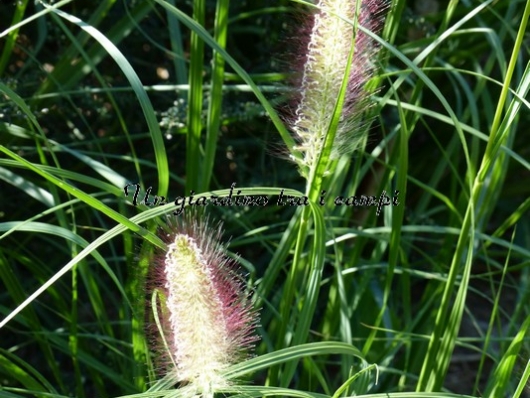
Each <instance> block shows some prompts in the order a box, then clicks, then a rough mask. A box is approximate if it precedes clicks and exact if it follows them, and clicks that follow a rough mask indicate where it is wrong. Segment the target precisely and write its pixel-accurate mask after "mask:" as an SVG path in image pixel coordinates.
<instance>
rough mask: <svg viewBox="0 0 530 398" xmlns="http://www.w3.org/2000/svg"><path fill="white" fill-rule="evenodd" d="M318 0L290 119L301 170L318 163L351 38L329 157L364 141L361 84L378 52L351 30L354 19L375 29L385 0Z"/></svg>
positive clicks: (365, 95) (371, 42) (364, 95)
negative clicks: (346, 77) (351, 55)
mask: <svg viewBox="0 0 530 398" xmlns="http://www.w3.org/2000/svg"><path fill="white" fill-rule="evenodd" d="M359 1H361V0H320V1H319V2H318V7H319V11H318V12H317V13H316V14H315V15H314V16H313V26H312V30H311V33H310V37H309V44H308V46H307V52H306V55H305V62H304V67H303V76H302V79H301V87H300V97H299V101H298V104H297V107H296V111H295V117H294V120H293V122H292V123H291V129H292V130H293V131H294V133H295V136H296V138H297V141H298V146H297V147H295V151H298V152H300V153H301V155H302V156H301V159H299V160H297V162H298V165H299V167H300V170H301V172H302V174H303V175H307V174H308V170H309V169H311V168H312V167H315V166H316V162H317V160H318V156H319V154H320V153H321V151H322V148H323V145H324V140H325V137H326V134H327V132H328V129H329V126H330V122H331V117H332V115H333V113H334V108H335V104H336V101H337V98H338V97H339V93H340V89H341V86H342V81H343V78H344V74H345V72H346V70H347V69H346V68H347V64H348V59H349V54H350V50H351V47H352V41H354V42H353V44H354V53H353V61H352V64H351V65H350V70H349V76H348V85H347V92H346V96H345V100H344V106H343V109H342V114H341V119H340V122H339V126H338V129H337V134H336V137H335V140H334V143H333V148H332V154H331V155H332V158H333V157H337V156H338V155H340V154H342V153H344V152H351V151H354V150H355V149H357V147H358V145H359V144H360V142H361V141H362V138H363V134H362V132H361V131H360V130H361V128H360V127H361V126H362V117H363V113H364V111H365V110H366V108H367V107H368V105H369V96H370V93H369V92H368V91H367V90H366V88H365V86H366V83H367V81H368V80H369V79H370V78H371V77H372V75H373V73H374V70H375V64H374V59H375V56H376V53H377V46H376V43H375V41H374V40H372V39H371V38H370V37H369V36H367V35H366V34H364V33H363V32H361V31H360V30H359V29H355V30H354V26H355V24H354V23H352V22H353V21H357V24H358V25H361V26H363V27H364V28H366V29H368V30H371V31H373V32H375V33H377V32H378V31H379V30H380V29H381V27H382V25H383V20H382V13H383V12H384V11H385V10H386V8H387V5H386V2H385V1H384V0H362V1H361V3H360V4H358V3H359Z"/></svg>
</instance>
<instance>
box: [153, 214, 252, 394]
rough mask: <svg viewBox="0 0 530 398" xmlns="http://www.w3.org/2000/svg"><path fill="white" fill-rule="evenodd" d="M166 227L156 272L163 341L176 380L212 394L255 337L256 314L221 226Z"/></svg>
mask: <svg viewBox="0 0 530 398" xmlns="http://www.w3.org/2000/svg"><path fill="white" fill-rule="evenodd" d="M168 225H169V229H170V232H169V233H167V232H166V233H165V234H164V238H165V240H166V242H167V243H168V248H167V252H166V254H165V257H163V258H161V261H159V266H161V269H158V270H157V272H158V275H159V277H160V278H161V279H162V281H159V283H158V284H159V286H160V287H161V288H162V290H163V291H164V292H165V297H166V303H165V307H166V311H164V313H166V316H165V318H166V319H163V320H162V321H163V322H162V324H163V325H164V326H165V327H166V328H167V329H168V330H165V331H164V334H165V339H166V341H167V342H168V345H169V349H170V351H171V362H172V363H173V364H174V365H175V367H174V373H175V376H176V379H177V381H178V382H181V383H183V384H189V386H190V388H191V389H192V391H193V394H194V395H195V394H201V395H203V396H211V395H212V394H213V392H214V390H215V388H216V387H226V386H227V385H229V383H228V381H227V380H225V379H224V378H223V376H222V372H223V370H225V369H226V368H227V367H228V366H229V365H231V364H233V363H236V362H238V361H239V360H241V359H243V358H244V357H245V355H247V354H248V351H249V349H250V348H251V347H252V343H253V342H254V341H255V340H256V339H257V337H256V336H255V335H254V334H253V332H254V328H255V326H256V322H257V313H256V312H255V311H254V310H253V309H252V308H251V306H250V300H249V297H248V295H247V294H246V293H245V286H244V284H243V281H242V280H241V277H240V276H239V275H238V273H237V271H236V266H235V262H234V261H233V260H232V259H229V258H228V257H226V255H225V254H224V250H223V249H224V248H223V246H222V245H221V244H220V243H219V239H220V236H221V230H220V227H217V228H212V227H210V226H209V225H208V223H207V222H198V221H191V218H187V219H184V220H182V219H177V220H176V221H171V222H170V223H169V224H168ZM160 282H161V283H160Z"/></svg>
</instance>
